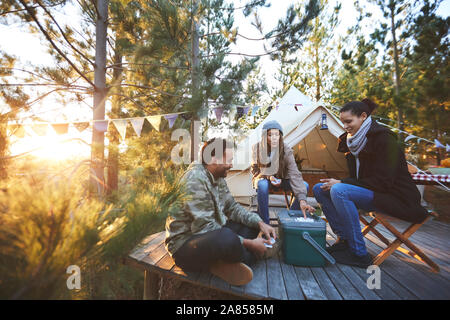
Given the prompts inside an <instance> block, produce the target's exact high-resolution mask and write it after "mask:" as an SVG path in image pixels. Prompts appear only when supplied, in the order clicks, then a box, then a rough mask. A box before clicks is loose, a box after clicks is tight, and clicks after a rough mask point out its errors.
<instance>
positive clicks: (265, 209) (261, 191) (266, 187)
mask: <svg viewBox="0 0 450 320" xmlns="http://www.w3.org/2000/svg"><path fill="white" fill-rule="evenodd" d="M303 182H304V183H305V185H306V191H308V188H309V185H308V183H307V182H306V181H303ZM275 188H277V187H274V186H273V185H272V183H270V181H269V180H267V179H261V180H259V181H258V189H257V193H258V214H259V216H260V217H261V219H262V220H263V221H264V222H265V223H267V224H269V223H270V220H269V191H270V190H273V189H275ZM278 188H283V189H284V190H292V188H291V185H290V182H289V180H288V179H283V181H282V183H281V186H280V187H278ZM290 209H291V210H300V202H299V201H298V199H297V197H294V202H293V203H292V206H291V208H290Z"/></svg>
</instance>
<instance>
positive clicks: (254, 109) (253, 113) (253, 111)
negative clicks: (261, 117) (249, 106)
mask: <svg viewBox="0 0 450 320" xmlns="http://www.w3.org/2000/svg"><path fill="white" fill-rule="evenodd" d="M259 108H260V107H259V106H254V107H253V110H252V116H254V115H255V114H256V112H257V111H258V109H259Z"/></svg>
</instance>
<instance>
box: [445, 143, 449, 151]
mask: <svg viewBox="0 0 450 320" xmlns="http://www.w3.org/2000/svg"><path fill="white" fill-rule="evenodd" d="M445 152H450V146H449V145H448V144H446V145H445Z"/></svg>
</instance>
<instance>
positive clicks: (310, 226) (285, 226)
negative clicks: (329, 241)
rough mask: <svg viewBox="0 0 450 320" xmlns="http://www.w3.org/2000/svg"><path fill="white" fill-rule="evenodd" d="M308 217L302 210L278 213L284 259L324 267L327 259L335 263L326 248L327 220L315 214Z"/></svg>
mask: <svg viewBox="0 0 450 320" xmlns="http://www.w3.org/2000/svg"><path fill="white" fill-rule="evenodd" d="M306 217H307V218H308V219H304V217H303V212H302V211H300V210H286V209H285V210H282V211H280V212H279V213H278V222H279V232H280V236H281V237H282V239H283V245H282V253H283V258H284V261H285V262H286V263H287V264H293V265H296V266H303V267H323V266H324V265H325V261H326V260H328V261H329V262H330V263H331V264H334V263H335V260H334V258H333V257H332V256H331V255H330V254H329V253H328V252H327V251H326V250H325V237H326V234H327V229H326V222H325V221H324V220H322V219H321V218H319V217H317V216H315V215H311V214H307V215H306Z"/></svg>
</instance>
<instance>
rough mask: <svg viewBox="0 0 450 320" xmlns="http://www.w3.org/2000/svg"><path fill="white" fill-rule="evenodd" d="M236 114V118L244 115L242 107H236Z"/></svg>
mask: <svg viewBox="0 0 450 320" xmlns="http://www.w3.org/2000/svg"><path fill="white" fill-rule="evenodd" d="M236 114H237V118H238V119H240V118H242V116H243V115H244V108H242V107H237V108H236Z"/></svg>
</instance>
